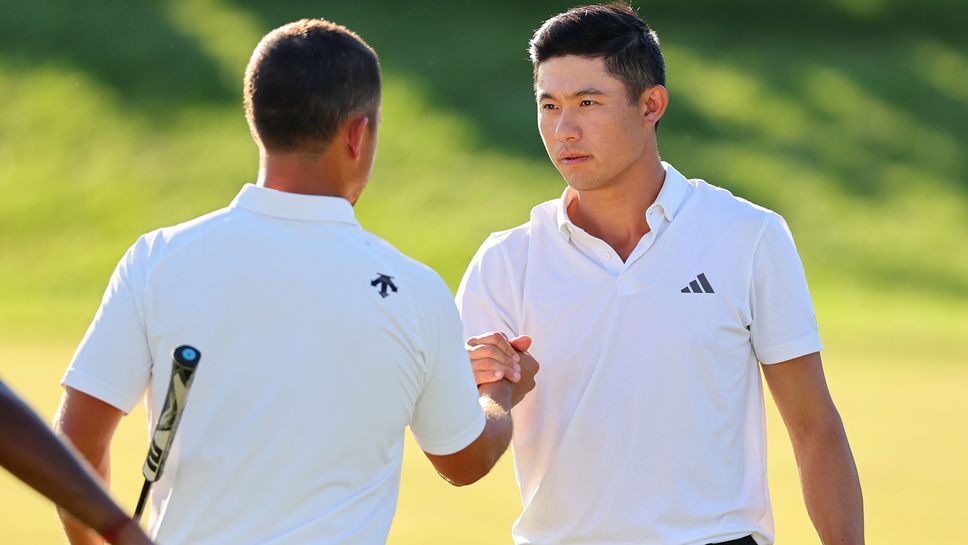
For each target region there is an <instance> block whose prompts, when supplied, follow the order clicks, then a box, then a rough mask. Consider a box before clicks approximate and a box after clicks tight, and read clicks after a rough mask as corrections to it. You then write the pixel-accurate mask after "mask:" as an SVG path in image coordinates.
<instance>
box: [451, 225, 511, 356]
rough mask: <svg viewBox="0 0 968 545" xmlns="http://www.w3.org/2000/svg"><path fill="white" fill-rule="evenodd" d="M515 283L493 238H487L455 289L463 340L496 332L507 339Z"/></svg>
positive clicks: (509, 332)
mask: <svg viewBox="0 0 968 545" xmlns="http://www.w3.org/2000/svg"><path fill="white" fill-rule="evenodd" d="M514 285H515V282H513V281H512V278H511V277H510V274H509V269H508V266H507V261H506V258H505V254H504V251H503V249H502V248H501V246H500V245H499V244H498V241H497V240H496V238H495V236H493V235H492V236H491V237H489V238H488V239H487V240H486V241H485V242H484V244H483V245H482V246H481V248H480V249H479V250H478V251H477V254H476V255H474V258H473V259H472V260H471V263H470V265H468V266H467V270H466V271H465V272H464V277H463V278H462V279H461V282H460V286H459V287H458V288H457V298H456V301H457V309H458V311H459V312H460V318H461V320H462V322H463V324H464V338H465V339H467V338H470V337H474V336H476V335H482V334H484V333H490V332H492V331H499V332H501V333H504V334H506V335H507V336H508V337H516V336H517V335H518V334H519V332H517V331H516V330H515V326H514V322H515V320H514V318H513V316H514V312H513V309H514V300H515V296H514V294H513V293H512V292H511V291H510V290H512V289H513V286H514Z"/></svg>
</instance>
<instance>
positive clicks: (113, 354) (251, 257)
mask: <svg viewBox="0 0 968 545" xmlns="http://www.w3.org/2000/svg"><path fill="white" fill-rule="evenodd" d="M183 344H190V345H193V346H195V347H196V348H198V349H199V351H200V352H201V353H202V359H201V362H200V363H199V367H198V370H197V372H196V373H195V378H194V384H193V385H192V388H191V392H190V393H189V397H188V400H187V404H186V405H185V410H184V413H183V415H182V420H181V424H180V427H179V429H178V433H177V435H176V437H175V442H174V446H173V449H172V451H171V454H170V456H169V458H168V463H167V466H166V468H165V471H164V474H163V475H162V478H161V480H160V481H158V482H157V483H155V484H154V486H153V488H152V500H153V503H152V509H151V519H150V522H149V527H150V529H151V533H153V534H154V535H155V536H156V539H157V540H158V542H159V543H165V544H168V545H179V544H193V545H268V544H272V545H310V544H312V545H320V544H336V543H339V544H341V545H344V544H354V545H356V544H359V545H376V544H383V543H384V542H385V540H386V536H387V533H388V531H389V527H390V522H391V519H392V517H393V512H394V508H395V506H396V500H397V492H398V488H399V480H400V467H401V461H402V455H403V439H404V428H405V427H406V426H408V425H409V426H410V427H411V428H412V430H413V433H414V436H415V437H416V438H417V441H418V442H419V443H420V445H421V447H422V448H423V449H424V450H425V451H427V452H430V453H432V454H450V453H453V452H456V451H458V450H461V449H462V448H464V447H465V446H467V445H468V444H470V443H471V442H472V441H473V440H474V439H476V438H477V437H478V436H479V435H480V433H481V430H482V429H483V427H484V416H483V413H482V411H481V408H480V405H479V403H478V395H477V390H476V388H475V385H474V379H473V376H472V374H471V371H470V363H469V361H468V358H467V354H466V352H465V349H464V343H463V337H462V332H461V324H460V320H459V318H458V315H457V310H456V308H455V307H454V304H453V300H452V299H451V295H450V290H449V289H448V288H447V286H446V285H445V283H444V282H443V280H441V279H440V277H439V276H437V274H436V273H434V272H433V271H431V270H430V269H428V268H427V267H424V266H423V265H421V264H419V263H417V262H415V261H413V260H411V259H409V258H407V257H405V256H403V255H402V254H400V253H399V252H397V251H396V250H395V249H393V248H392V247H390V246H389V245H388V244H387V243H385V242H383V241H382V240H380V239H379V238H378V237H376V236H374V235H372V234H370V233H367V232H366V231H364V230H363V229H362V228H360V226H359V224H358V223H357V221H356V218H355V216H354V214H353V208H352V206H351V205H350V203H349V202H347V201H346V200H344V199H340V198H334V197H319V196H308V195H296V194H292V193H284V192H280V191H274V190H272V189H266V188H263V187H256V186H253V185H246V186H245V187H244V188H243V189H242V191H241V192H240V193H239V195H238V197H236V199H235V200H234V201H233V202H232V204H231V205H230V206H229V207H228V208H225V209H222V210H218V211H215V212H213V213H211V214H208V215H206V216H202V217H200V218H197V219H195V220H192V221H190V222H187V223H184V224H181V225H177V226H174V227H168V228H163V229H159V230H157V231H153V232H151V233H148V234H146V235H144V236H142V237H141V238H139V239H138V241H137V242H136V243H135V244H134V245H133V246H132V247H131V248H130V249H129V250H128V252H127V253H126V254H125V256H124V257H123V258H122V260H121V262H120V263H119V264H118V266H117V268H116V270H115V271H114V274H113V276H112V277H111V281H110V283H109V285H108V288H107V291H106V293H105V295H104V299H103V301H102V303H101V307H100V308H99V310H98V312H97V315H96V316H95V318H94V322H93V323H92V324H91V327H90V328H89V330H88V332H87V335H86V336H85V338H84V340H83V341H82V342H81V345H80V347H79V348H78V350H77V353H76V354H75V356H74V359H73V361H72V362H71V365H70V368H69V369H68V371H67V374H66V375H65V377H64V380H63V384H65V385H66V386H70V387H72V388H75V389H77V390H80V391H82V392H85V393H87V394H89V395H92V396H94V397H96V398H98V399H101V400H102V401H104V402H106V403H109V404H111V405H113V406H115V407H117V408H119V409H121V410H122V411H124V412H129V411H130V410H131V409H132V408H133V407H134V406H135V404H136V403H137V402H138V400H139V399H140V398H141V397H142V395H144V393H145V391H147V394H148V398H147V402H146V405H147V408H148V416H149V419H150V422H151V423H152V424H154V423H155V422H156V421H157V418H158V415H159V412H160V410H161V406H162V403H163V400H164V397H165V393H166V391H167V387H168V381H169V377H170V374H171V355H172V350H173V349H174V348H175V347H177V346H179V345H183ZM132 470H133V468H132Z"/></svg>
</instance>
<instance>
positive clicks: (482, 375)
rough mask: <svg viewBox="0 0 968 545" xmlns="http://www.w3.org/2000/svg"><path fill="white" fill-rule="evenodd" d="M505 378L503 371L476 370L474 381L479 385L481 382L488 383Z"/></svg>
mask: <svg viewBox="0 0 968 545" xmlns="http://www.w3.org/2000/svg"><path fill="white" fill-rule="evenodd" d="M502 379H504V375H503V374H501V373H492V372H490V371H475V372H474V382H476V383H477V385H478V386H480V385H481V384H487V383H489V382H497V381H499V380H502Z"/></svg>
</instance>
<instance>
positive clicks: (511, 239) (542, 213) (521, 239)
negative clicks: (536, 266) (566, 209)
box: [473, 199, 560, 263]
mask: <svg viewBox="0 0 968 545" xmlns="http://www.w3.org/2000/svg"><path fill="white" fill-rule="evenodd" d="M559 202H560V199H554V200H550V201H546V202H543V203H540V204H538V205H536V206H535V207H534V208H532V209H531V216H530V218H529V220H528V221H526V222H524V223H522V224H521V225H518V226H517V227H512V228H510V229H505V230H503V231H496V232H494V233H491V234H490V235H488V237H487V238H486V239H485V240H484V242H483V243H482V244H481V247H480V249H478V251H477V255H475V256H474V260H473V261H474V262H477V261H482V260H487V261H493V260H496V259H498V258H500V259H502V260H503V259H507V260H509V261H511V262H513V263H523V262H524V261H525V260H526V259H527V255H528V247H529V246H530V245H531V237H532V235H533V234H534V232H535V231H536V230H539V229H545V228H549V229H550V228H553V229H557V223H558V219H557V214H558V204H559Z"/></svg>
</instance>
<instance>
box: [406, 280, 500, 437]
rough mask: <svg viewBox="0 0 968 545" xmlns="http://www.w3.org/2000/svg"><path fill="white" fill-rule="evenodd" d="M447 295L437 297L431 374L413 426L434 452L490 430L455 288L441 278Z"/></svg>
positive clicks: (430, 352)
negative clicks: (486, 427)
mask: <svg viewBox="0 0 968 545" xmlns="http://www.w3.org/2000/svg"><path fill="white" fill-rule="evenodd" d="M440 291H442V292H443V293H442V295H441V296H440V297H435V298H434V299H435V300H439V301H437V304H436V305H434V309H433V310H434V316H433V317H432V320H430V321H429V322H430V324H432V325H434V326H436V327H432V328H429V329H428V332H427V334H428V335H429V336H430V339H429V342H428V344H427V346H429V347H430V349H429V350H428V351H427V354H426V357H427V359H428V361H427V362H426V363H427V376H426V380H425V382H424V387H423V390H422V392H421V394H420V398H419V399H418V400H417V404H416V407H415V409H414V415H413V420H412V421H411V423H410V429H411V430H412V431H413V435H414V438H416V440H417V443H418V444H419V445H420V448H422V449H423V450H424V452H427V453H429V454H434V455H447V454H453V453H455V452H458V451H460V450H462V449H464V447H466V446H467V445H470V444H471V443H472V442H473V441H474V440H475V439H477V438H478V437H479V436H480V435H481V432H482V431H483V430H484V425H485V423H486V422H485V418H484V412H483V411H482V409H481V405H480V401H479V396H478V392H477V384H476V383H475V382H474V375H473V373H472V372H471V363H470V359H469V358H468V356H467V350H466V349H465V348H464V342H463V340H462V339H463V338H462V332H461V323H460V318H459V317H458V315H457V309H456V308H454V303H453V302H452V301H451V299H450V290H448V289H447V286H446V285H445V284H444V283H443V281H442V280H441V281H440Z"/></svg>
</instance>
